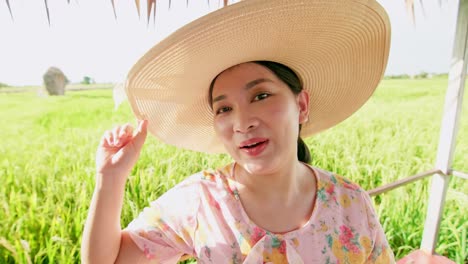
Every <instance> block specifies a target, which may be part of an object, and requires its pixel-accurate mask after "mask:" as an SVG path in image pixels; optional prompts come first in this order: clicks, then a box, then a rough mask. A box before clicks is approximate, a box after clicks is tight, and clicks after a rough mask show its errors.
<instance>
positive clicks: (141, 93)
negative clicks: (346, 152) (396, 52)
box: [82, 0, 394, 263]
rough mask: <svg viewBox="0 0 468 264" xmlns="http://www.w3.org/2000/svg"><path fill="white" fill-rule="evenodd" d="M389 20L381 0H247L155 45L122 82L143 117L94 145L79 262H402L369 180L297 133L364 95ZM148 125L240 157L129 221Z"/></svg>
mask: <svg viewBox="0 0 468 264" xmlns="http://www.w3.org/2000/svg"><path fill="white" fill-rule="evenodd" d="M304 2H305V3H304ZM357 14H358V15H357ZM272 17H274V18H275V19H271V18H272ZM233 21H235V25H234V24H233ZM207 28H208V29H207ZM389 31H390V29H389V22H388V18H387V16H386V14H385V12H384V11H383V9H382V8H381V7H380V6H379V5H378V4H377V3H376V2H373V1H360V0H357V1H326V2H316V1H290V0H288V1H284V0H270V1H260V0H258V1H257V0H250V1H244V2H241V3H238V4H235V5H232V6H230V7H228V8H225V9H222V10H219V11H216V12H214V13H212V14H209V15H207V16H205V17H203V18H201V19H199V20H197V21H194V22H192V23H191V24H189V25H188V26H186V27H184V28H182V29H181V30H179V31H178V32H176V33H174V34H173V35H172V36H170V37H169V38H167V39H166V40H164V41H162V42H161V43H159V44H158V45H156V46H155V47H154V48H153V49H152V50H150V51H149V52H148V53H147V54H146V55H145V56H144V57H143V58H142V59H141V60H140V61H139V62H138V63H137V64H136V65H135V66H134V67H133V69H132V70H131V72H130V73H129V77H128V82H127V86H126V89H127V94H128V97H129V102H130V103H131V105H132V109H133V111H134V113H135V115H136V117H137V118H139V119H141V120H144V121H140V122H139V126H138V129H137V131H136V133H133V129H132V127H131V126H130V125H124V126H118V127H116V128H114V129H113V130H112V131H109V132H107V133H106V134H105V135H104V137H103V138H102V140H101V143H100V145H99V147H98V155H97V177H96V188H95V193H94V195H93V199H92V203H91V207H90V213H89V216H88V220H87V223H86V226H85V231H84V235H83V244H82V250H83V251H82V257H83V261H85V262H96V263H105V262H119V263H139V262H141V263H145V262H151V261H153V262H154V263H176V262H177V261H178V260H179V259H181V258H184V257H185V256H193V257H196V258H197V260H198V262H199V263H392V262H394V260H393V254H392V252H391V249H390V248H389V246H388V242H387V240H386V238H385V234H384V232H383V230H382V227H381V226H380V224H379V221H378V219H377V216H376V215H375V212H374V210H373V208H372V205H371V202H370V199H369V197H368V195H367V194H366V193H365V191H363V190H362V189H361V188H360V187H359V186H357V185H355V184H353V183H351V182H349V181H348V180H346V179H344V178H342V177H339V176H337V175H334V174H333V173H330V172H327V171H324V170H321V169H318V168H314V167H312V166H310V165H309V164H308V163H309V162H310V155H309V152H308V148H307V146H306V145H305V144H304V142H303V141H302V139H301V136H303V137H305V136H308V135H311V134H314V133H316V132H318V131H320V130H323V129H326V128H328V127H331V126H333V125H335V124H337V123H338V122H340V121H342V120H344V119H345V118H347V117H348V116H349V115H351V114H352V113H353V112H355V111H356V110H357V109H358V108H359V107H360V106H362V104H363V103H364V102H365V101H366V100H367V99H368V98H369V96H370V95H371V94H372V92H373V91H374V89H375V87H376V86H377V84H378V82H379V80H380V78H381V76H382V74H383V72H384V70H385V65H386V61H387V57H388V43H389V34H390V32H389ZM258 59H261V61H259V60H258ZM201 62H203V63H201ZM146 120H148V121H146ZM148 126H149V130H150V131H151V132H152V133H153V134H155V135H156V136H157V137H158V138H160V139H161V140H163V141H164V142H166V143H169V144H173V145H176V146H179V147H183V148H188V149H193V150H198V151H203V152H219V151H223V150H224V151H225V152H227V153H228V154H229V155H230V156H231V157H232V159H233V163H232V164H228V165H227V166H226V167H224V168H220V169H217V170H214V171H208V170H206V171H202V172H200V173H197V174H195V175H192V176H190V177H188V178H187V179H186V180H184V181H183V182H181V183H180V184H178V185H177V186H176V187H174V188H173V189H171V190H169V191H168V192H167V193H166V194H164V195H163V196H161V197H160V198H159V199H157V200H156V201H154V202H153V203H152V204H151V206H150V207H148V208H146V209H145V210H144V211H143V212H142V213H141V214H140V215H139V216H138V217H137V218H136V219H135V220H133V221H132V222H131V223H130V225H129V226H128V227H127V228H126V229H124V230H121V227H120V211H121V208H122V201H123V193H124V187H125V181H126V177H127V176H128V174H129V173H130V170H131V169H132V167H133V166H134V164H135V163H136V161H137V159H138V155H139V153H140V150H141V148H142V146H143V144H144V141H145V138H146V134H147V129H148Z"/></svg>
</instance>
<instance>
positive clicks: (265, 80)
mask: <svg viewBox="0 0 468 264" xmlns="http://www.w3.org/2000/svg"><path fill="white" fill-rule="evenodd" d="M262 82H273V81H272V80H270V79H267V78H260V79H256V80H253V81H250V82H248V83H247V84H246V85H245V87H244V89H246V90H248V89H250V88H252V87H254V86H255V85H257V84H259V83H262Z"/></svg>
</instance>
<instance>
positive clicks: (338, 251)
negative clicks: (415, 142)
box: [126, 163, 395, 264]
mask: <svg viewBox="0 0 468 264" xmlns="http://www.w3.org/2000/svg"><path fill="white" fill-rule="evenodd" d="M234 166H235V163H234V164H230V165H228V166H226V167H224V168H221V169H218V170H216V171H203V172H200V173H197V174H194V175H192V176H190V177H189V178H187V179H186V180H184V181H182V182H181V183H179V184H178V185H177V186H175V187H174V188H172V189H171V190H169V191H168V192H166V193H165V194H164V195H162V196H161V197H160V198H159V199H157V200H156V201H154V202H152V203H151V206H150V207H147V208H145V209H144V210H143V212H142V213H141V214H140V215H139V216H138V217H137V218H136V219H134V220H133V221H132V222H131V223H130V224H129V225H128V227H127V228H126V230H127V231H128V232H129V234H130V237H131V238H132V240H133V241H134V242H135V244H136V245H137V246H138V247H139V248H140V249H141V250H142V251H143V252H144V253H145V255H146V257H147V258H149V259H152V260H153V261H154V263H177V262H178V261H179V259H180V258H181V257H182V256H187V255H188V256H193V257H195V258H196V259H197V261H198V263H216V264H218V263H246V264H258V263H260V264H263V263H275V264H276V263H293V264H300V263H307V264H308V263H337V264H338V263H339V264H344V263H350V264H351V263H352V264H354V263H394V262H395V260H394V257H393V252H392V251H391V249H390V248H389V245H388V242H387V240H386V238H385V234H384V232H383V229H382V227H381V225H380V223H379V220H378V218H377V216H376V214H375V211H374V209H373V207H372V203H371V201H370V198H369V196H368V194H367V193H366V192H365V191H364V190H362V189H361V188H360V187H359V186H357V185H356V184H353V183H351V182H350V181H348V180H346V179H344V178H342V177H339V176H337V175H334V174H332V173H330V172H327V171H324V170H321V169H318V168H313V167H310V168H311V169H312V170H313V171H314V174H315V175H316V177H317V196H316V199H315V205H314V210H313V212H312V215H311V217H310V219H309V221H308V222H307V224H305V225H304V226H303V227H301V228H299V229H296V230H293V231H291V232H287V233H284V234H275V233H271V232H268V231H267V230H264V229H262V228H260V227H258V226H256V225H255V223H253V222H252V221H251V220H250V219H249V217H248V216H247V214H246V212H245V211H244V209H243V207H242V204H241V202H240V200H239V197H238V195H237V190H236V189H235V187H234V186H235V185H234V184H233V172H234Z"/></svg>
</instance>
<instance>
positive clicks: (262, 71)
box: [213, 62, 278, 93]
mask: <svg viewBox="0 0 468 264" xmlns="http://www.w3.org/2000/svg"><path fill="white" fill-rule="evenodd" d="M277 79H278V78H277V77H276V75H275V74H274V73H273V72H272V71H270V70H269V69H268V68H266V67H264V66H262V65H259V64H256V63H253V62H246V63H241V64H237V65H234V66H232V67H230V68H228V69H226V70H224V71H223V72H222V73H220V74H219V75H218V76H217V78H216V80H215V82H214V85H213V93H214V92H215V91H216V90H219V89H221V90H224V89H226V88H227V86H231V85H235V86H239V85H241V86H245V85H247V84H248V83H252V82H258V83H259V82H260V81H259V80H270V81H276V80H277ZM217 88H218V89H217Z"/></svg>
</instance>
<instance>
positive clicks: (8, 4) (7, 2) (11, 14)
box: [5, 0, 13, 20]
mask: <svg viewBox="0 0 468 264" xmlns="http://www.w3.org/2000/svg"><path fill="white" fill-rule="evenodd" d="M5 1H6V4H7V6H8V10H9V11H10V16H11V20H13V13H12V12H11V7H10V0H5Z"/></svg>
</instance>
